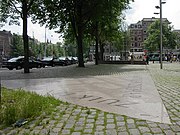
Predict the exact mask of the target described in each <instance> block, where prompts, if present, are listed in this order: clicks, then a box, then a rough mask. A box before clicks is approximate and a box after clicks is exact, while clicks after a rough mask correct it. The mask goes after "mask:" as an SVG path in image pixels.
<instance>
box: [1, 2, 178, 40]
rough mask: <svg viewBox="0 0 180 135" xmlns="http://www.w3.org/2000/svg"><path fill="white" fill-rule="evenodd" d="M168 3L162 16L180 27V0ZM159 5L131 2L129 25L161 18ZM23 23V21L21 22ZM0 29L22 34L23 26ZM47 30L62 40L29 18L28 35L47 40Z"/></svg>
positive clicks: (50, 32) (127, 13)
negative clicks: (148, 19) (147, 19)
mask: <svg viewBox="0 0 180 135" xmlns="http://www.w3.org/2000/svg"><path fill="white" fill-rule="evenodd" d="M162 1H165V2H166V4H163V5H162V17H163V18H167V19H168V20H169V21H170V22H171V25H172V26H173V27H174V29H180V8H179V5H180V0H162ZM158 5H159V0H135V2H131V4H130V7H131V9H128V10H126V11H125V12H124V14H125V16H126V17H125V18H126V20H125V21H126V23H127V24H128V25H129V24H131V23H137V22H138V21H141V20H142V19H143V18H151V17H156V18H159V15H155V14H154V12H159V9H156V8H155V6H158ZM21 24H22V23H21ZM0 30H7V31H11V33H17V34H20V35H21V34H22V26H16V25H11V26H9V25H5V26H4V27H2V28H1V29H0ZM45 31H46V40H47V39H48V40H49V41H51V42H52V43H56V42H62V39H61V38H59V36H60V35H59V34H57V33H55V32H54V30H49V29H46V30H45V27H44V26H40V25H39V24H32V23H31V21H30V19H28V35H29V36H30V37H33V36H34V37H35V38H36V39H38V40H39V41H40V42H45Z"/></svg>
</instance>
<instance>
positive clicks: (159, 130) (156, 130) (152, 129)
mask: <svg viewBox="0 0 180 135" xmlns="http://www.w3.org/2000/svg"><path fill="white" fill-rule="evenodd" d="M151 131H152V132H153V133H162V130H161V129H160V128H157V127H156V128H151Z"/></svg>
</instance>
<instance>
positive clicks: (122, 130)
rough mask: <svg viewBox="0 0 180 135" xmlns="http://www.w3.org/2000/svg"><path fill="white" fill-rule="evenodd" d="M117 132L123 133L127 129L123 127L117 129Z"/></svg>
mask: <svg viewBox="0 0 180 135" xmlns="http://www.w3.org/2000/svg"><path fill="white" fill-rule="evenodd" d="M117 130H118V131H119V132H124V131H127V128H126V127H125V126H123V127H117Z"/></svg>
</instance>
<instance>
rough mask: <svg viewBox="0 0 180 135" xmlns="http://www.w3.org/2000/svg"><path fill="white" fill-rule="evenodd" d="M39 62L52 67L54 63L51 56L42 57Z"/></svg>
mask: <svg viewBox="0 0 180 135" xmlns="http://www.w3.org/2000/svg"><path fill="white" fill-rule="evenodd" d="M41 62H42V63H43V64H44V67H45V66H51V67H54V66H55V64H54V58H53V57H44V58H43V59H42V60H41Z"/></svg>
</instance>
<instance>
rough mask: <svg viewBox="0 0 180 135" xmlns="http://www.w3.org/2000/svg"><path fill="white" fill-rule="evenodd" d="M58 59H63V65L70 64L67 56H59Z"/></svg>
mask: <svg viewBox="0 0 180 135" xmlns="http://www.w3.org/2000/svg"><path fill="white" fill-rule="evenodd" d="M59 60H60V61H63V62H64V64H65V66H67V65H71V61H70V60H69V59H68V58H67V57H59Z"/></svg>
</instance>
